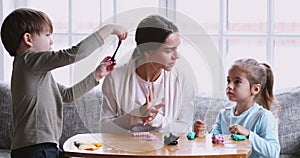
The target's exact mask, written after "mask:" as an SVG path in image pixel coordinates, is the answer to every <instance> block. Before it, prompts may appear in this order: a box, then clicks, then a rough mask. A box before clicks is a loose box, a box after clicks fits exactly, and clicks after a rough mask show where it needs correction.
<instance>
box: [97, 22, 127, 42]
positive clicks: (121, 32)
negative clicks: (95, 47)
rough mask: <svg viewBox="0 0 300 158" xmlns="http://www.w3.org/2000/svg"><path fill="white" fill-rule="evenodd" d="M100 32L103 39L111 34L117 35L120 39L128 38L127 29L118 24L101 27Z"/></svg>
mask: <svg viewBox="0 0 300 158" xmlns="http://www.w3.org/2000/svg"><path fill="white" fill-rule="evenodd" d="M98 33H99V34H100V36H101V37H102V38H103V39H106V38H107V37H108V36H109V35H117V36H118V38H119V40H124V39H126V38H127V35H128V32H127V29H126V28H125V27H124V26H122V25H118V24H107V25H105V26H103V27H102V28H100V29H99V31H98Z"/></svg>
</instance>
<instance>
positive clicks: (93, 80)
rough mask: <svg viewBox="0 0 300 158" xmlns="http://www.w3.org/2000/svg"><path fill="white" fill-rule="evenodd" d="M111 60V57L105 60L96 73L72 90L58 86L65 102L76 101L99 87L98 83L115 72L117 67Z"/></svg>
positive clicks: (71, 88)
mask: <svg viewBox="0 0 300 158" xmlns="http://www.w3.org/2000/svg"><path fill="white" fill-rule="evenodd" d="M110 59H111V57H109V56H108V57H106V58H104V59H103V60H102V61H101V62H100V64H99V66H98V67H97V68H96V70H95V71H94V72H92V73H91V74H90V75H88V76H87V77H86V78H85V79H83V80H82V81H80V82H79V83H77V84H76V85H74V86H72V87H70V88H65V86H62V85H59V84H58V86H59V90H60V93H61V95H62V98H63V101H64V102H71V101H74V100H75V99H77V98H79V97H81V96H82V95H84V94H85V93H86V92H88V91H90V90H91V89H92V88H94V87H95V86H97V85H98V84H99V82H98V81H99V80H100V79H101V78H103V77H105V76H107V75H108V74H109V73H110V72H111V71H113V69H114V66H115V65H116V63H113V62H112V61H110Z"/></svg>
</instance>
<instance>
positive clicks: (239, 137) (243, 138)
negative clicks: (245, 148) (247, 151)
mask: <svg viewBox="0 0 300 158" xmlns="http://www.w3.org/2000/svg"><path fill="white" fill-rule="evenodd" d="M231 138H232V139H233V140H245V139H246V136H244V135H238V134H232V135H231Z"/></svg>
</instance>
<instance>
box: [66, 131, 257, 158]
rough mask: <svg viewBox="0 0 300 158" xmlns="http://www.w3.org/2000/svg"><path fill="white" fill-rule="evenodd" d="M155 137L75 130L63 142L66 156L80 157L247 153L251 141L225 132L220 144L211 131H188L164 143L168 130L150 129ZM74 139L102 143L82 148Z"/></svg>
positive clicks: (232, 154)
mask: <svg viewBox="0 0 300 158" xmlns="http://www.w3.org/2000/svg"><path fill="white" fill-rule="evenodd" d="M151 134H153V135H155V136H156V139H153V140H148V139H146V137H134V136H133V135H132V133H127V134H110V133H87V134H77V135H74V136H73V137H71V138H69V139H68V140H67V141H66V142H65V143H64V145H63V149H64V151H65V153H66V155H68V156H83V157H100V156H101V157H118V156H119V157H131V158H132V157H141V156H142V157H143V158H147V157H154V156H156V157H180V156H184V157H210V158H212V157H223V158H224V157H225V158H226V157H228V158H229V157H230V158H234V157H239V158H242V157H245V158H246V157H248V156H249V155H250V154H251V148H252V147H251V143H250V142H249V140H248V139H246V140H241V141H235V140H233V139H232V138H231V137H230V135H225V136H224V138H225V141H224V143H222V144H214V143H212V139H211V135H210V134H208V135H206V136H205V137H203V138H199V137H197V138H195V139H194V140H188V139H187V134H174V135H176V136H180V138H179V139H178V144H177V145H165V144H164V136H165V135H169V133H151ZM74 141H80V142H83V143H93V142H98V143H102V144H103V146H102V147H100V148H98V149H96V150H82V149H79V148H77V147H76V146H75V145H74Z"/></svg>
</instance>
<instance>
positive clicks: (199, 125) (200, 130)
mask: <svg viewBox="0 0 300 158" xmlns="http://www.w3.org/2000/svg"><path fill="white" fill-rule="evenodd" d="M193 128H194V132H195V133H196V136H203V135H205V133H206V120H203V121H202V120H196V121H195V122H194V127H193Z"/></svg>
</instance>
